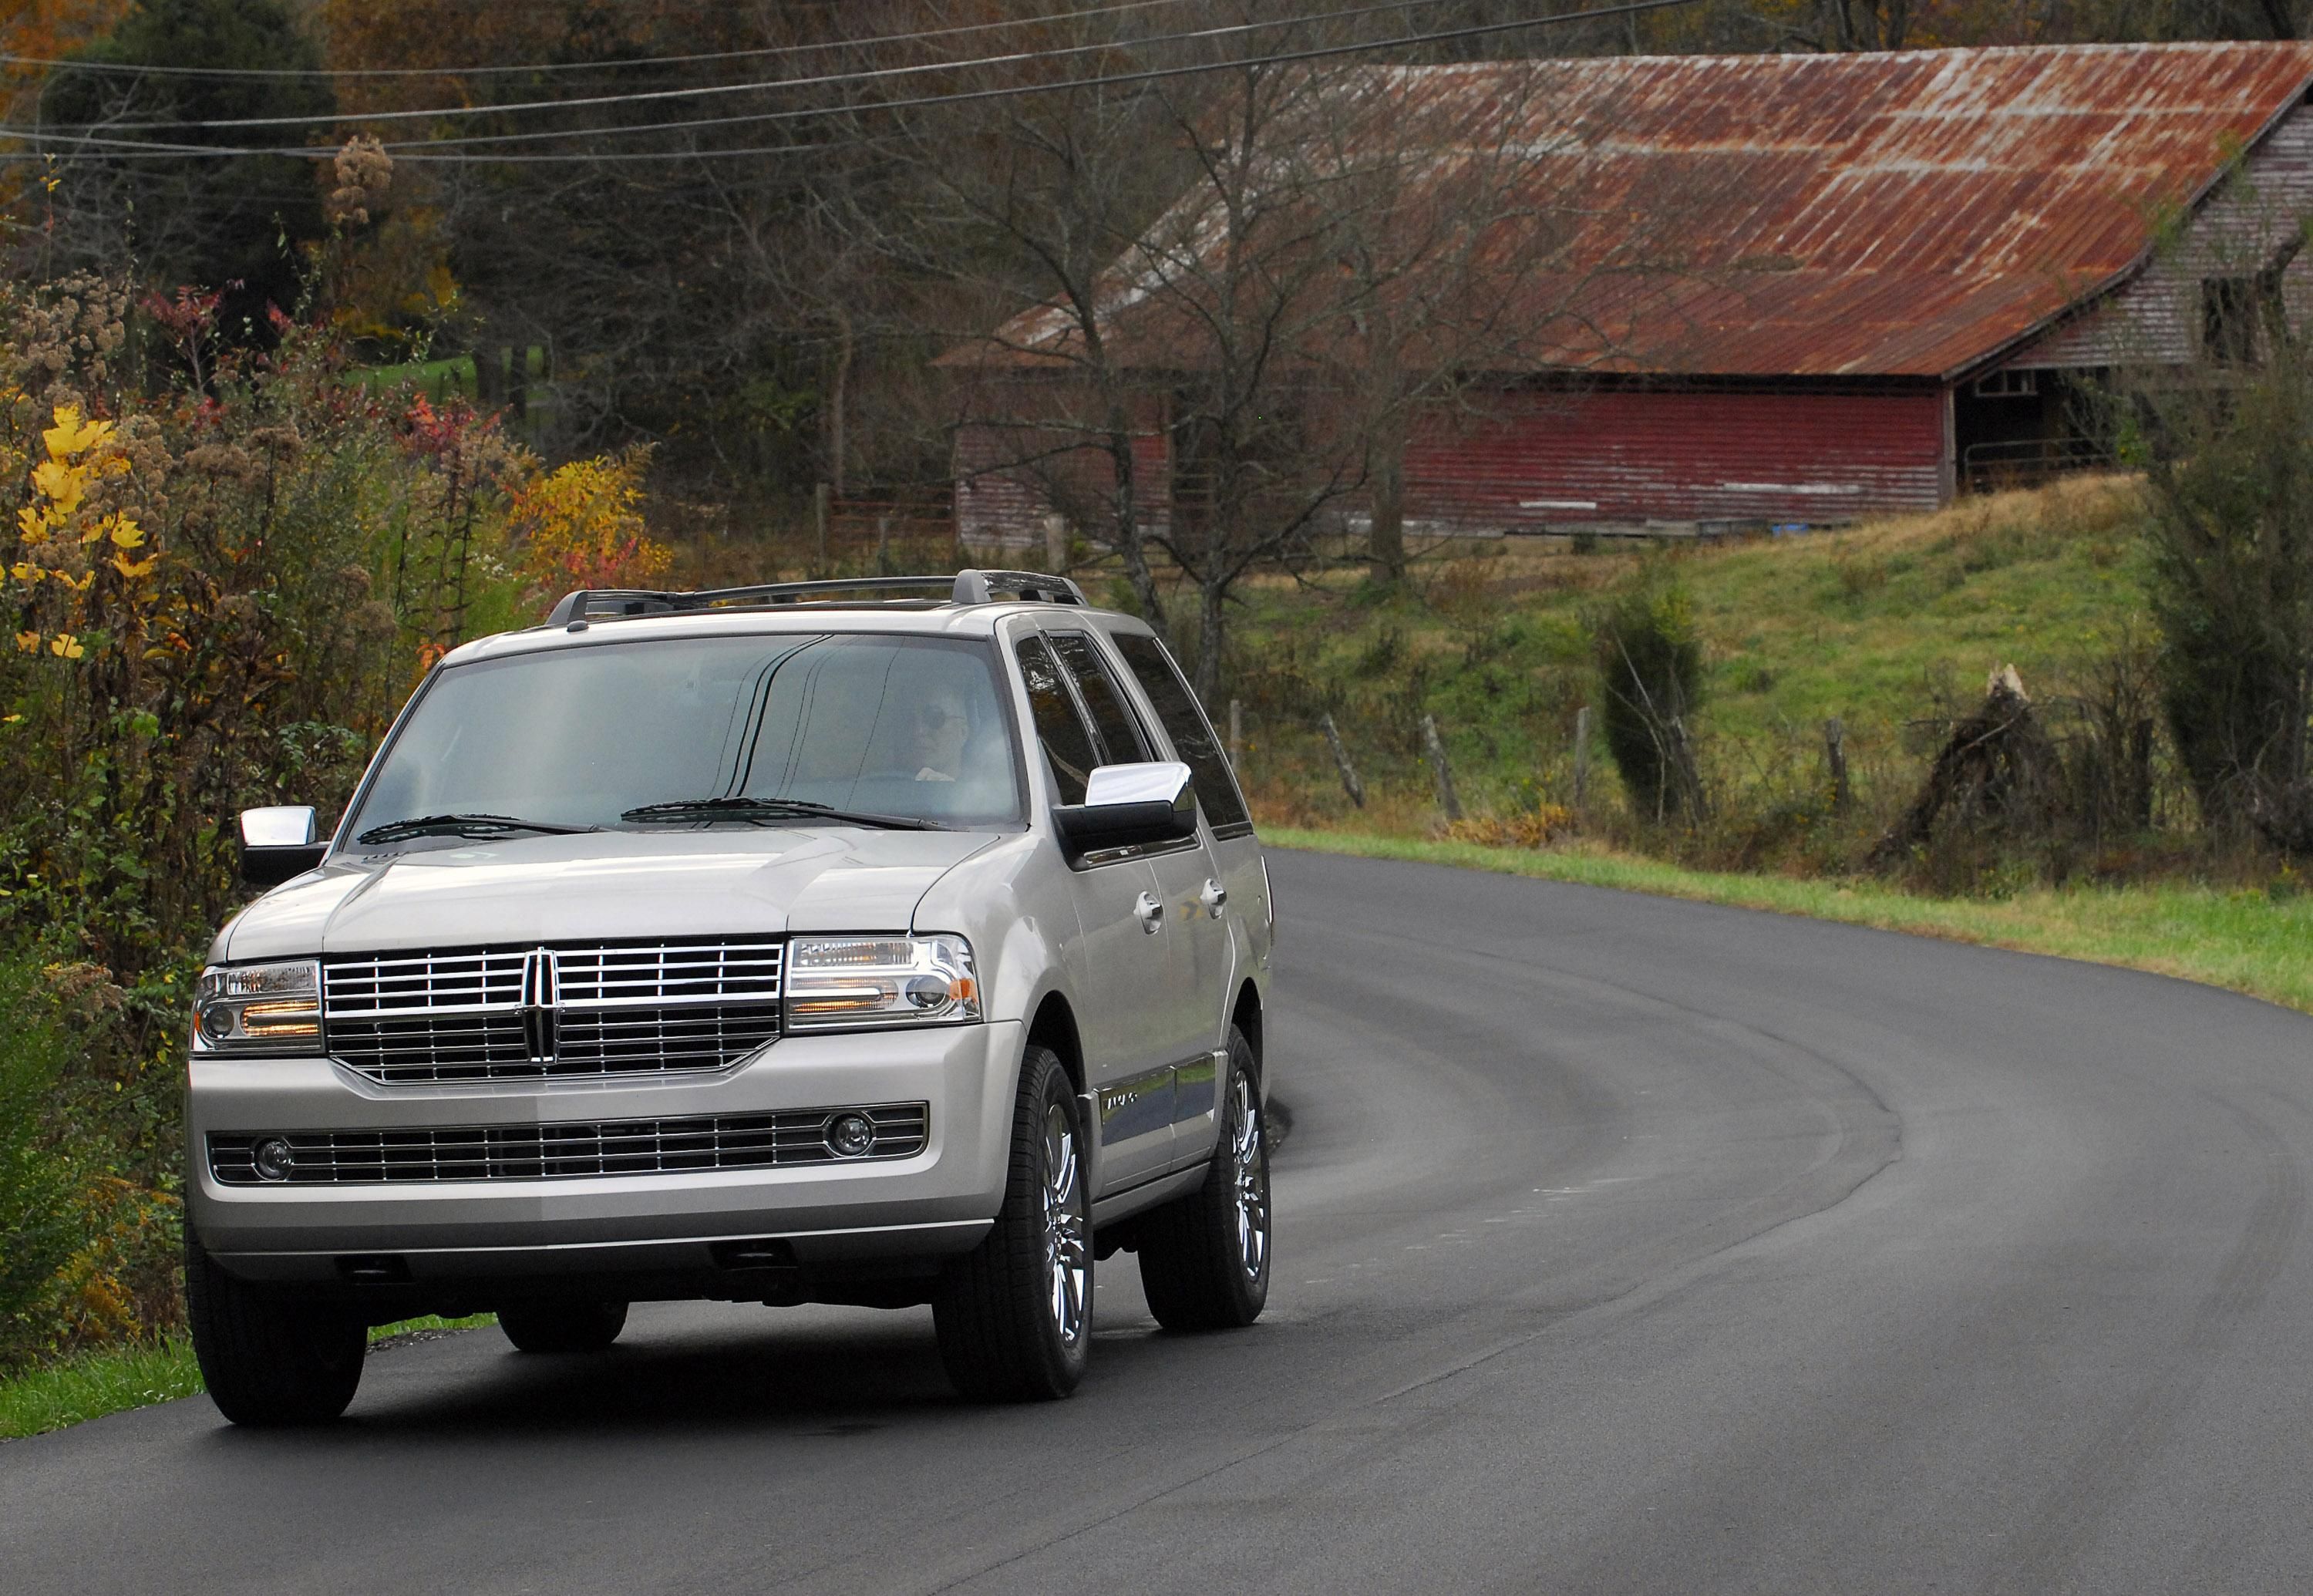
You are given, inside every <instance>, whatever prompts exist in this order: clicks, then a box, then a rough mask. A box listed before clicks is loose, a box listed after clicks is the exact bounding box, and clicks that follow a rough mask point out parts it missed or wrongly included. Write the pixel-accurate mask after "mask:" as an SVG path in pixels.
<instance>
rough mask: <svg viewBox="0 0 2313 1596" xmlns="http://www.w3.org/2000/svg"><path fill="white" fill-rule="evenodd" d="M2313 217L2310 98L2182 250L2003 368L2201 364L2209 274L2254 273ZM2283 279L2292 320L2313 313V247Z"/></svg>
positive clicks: (2207, 211) (2216, 201) (2199, 220)
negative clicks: (2203, 296)
mask: <svg viewBox="0 0 2313 1596" xmlns="http://www.w3.org/2000/svg"><path fill="white" fill-rule="evenodd" d="M2244 180H2245V181H2244ZM2309 215H2313V112H2309V111H2308V110H2307V108H2306V107H2305V106H2303V105H2301V104H2300V106H2299V107H2298V108H2297V109H2296V110H2294V111H2292V112H2291V113H2290V115H2289V117H2288V118H2287V119H2285V120H2284V121H2282V124H2281V125H2280V126H2279V127H2277V128H2274V129H2273V131H2272V132H2271V133H2270V134H2268V135H2267V136H2266V137H2265V140H2264V142H2263V143H2261V144H2259V145H2257V146H2256V149H2255V150H2253V151H2251V152H2250V154H2249V157H2248V161H2247V165H2246V166H2245V168H2244V169H2243V172H2242V174H2241V177H2240V178H2237V179H2235V180H2233V181H2229V182H2228V183H2227V184H2226V185H2225V186H2224V187H2223V188H2221V190H2218V192H2216V193H2215V194H2213V195H2212V196H2210V198H2209V200H2208V202H2207V203H2206V204H2205V205H2203V207H2201V210H2200V212H2199V214H2198V215H2196V216H2194V218H2193V223H2192V225H2191V226H2190V227H2189V228H2188V229H2187V230H2186V231H2185V236H2184V238H2183V239H2182V241H2180V242H2179V244H2178V246H2177V250H2176V251H2175V252H2174V253H2173V254H2170V255H2168V256H2165V257H2163V258H2161V259H2159V260H2154V261H2153V262H2152V264H2151V265H2150V266H2149V267H2148V268H2147V269H2145V271H2144V273H2143V275H2142V276H2141V277H2139V278H2136V279H2135V280H2134V281H2133V282H2131V283H2129V284H2127V285H2126V286H2125V287H2122V288H2121V289H2120V290H2119V291H2118V292H2117V293H2115V295H2113V296H2112V298H2111V300H2110V301H2109V302H2108V303H2107V304H2105V305H2104V306H2103V307H2102V308H2101V309H2099V310H2098V311H2096V312H2094V313H2090V314H2089V315H2085V316H2081V317H2080V318H2079V319H2077V320H2075V321H2071V322H2066V323H2064V324H2063V325H2062V326H2059V327H2056V328H2054V329H2053V330H2051V331H2049V332H2047V333H2045V334H2044V335H2043V336H2042V337H2041V338H2039V339H2036V340H2035V341H2034V342H2032V343H2030V344H2027V345H2026V346H2025V347H2024V348H2022V349H2020V350H2018V352H2017V353H2016V354H2014V355H2013V356H2010V357H2009V358H2008V359H2007V360H2005V361H2003V362H2001V364H2002V365H2003V366H2012V367H2017V368H2019V369H2020V368H2025V367H2035V368H2039V369H2044V370H2045V369H2048V368H2052V367H2075V368H2077V367H2084V366H2115V365H2120V364H2124V363H2129V362H2136V361H2143V362H2149V363H2152V364H2158V365H2177V364H2182V363H2184V362H2185V361H2189V360H2193V359H2194V358H2196V357H2198V356H2199V354H2200V342H2201V279H2202V278H2212V277H2247V276H2253V275H2254V274H2255V273H2256V271H2258V270H2259V269H2261V268H2263V267H2264V266H2265V264H2266V263H2267V262H2269V261H2271V260H2273V256H2274V253H2275V252H2276V251H2278V250H2279V248H2280V247H2281V244H2282V241H2283V240H2285V239H2286V238H2287V237H2288V236H2289V234H2291V233H2292V232H2293V231H2295V229H2296V228H2297V227H2298V226H2299V225H2301V219H2302V218H2304V217H2306V216H2309ZM2282 293H2283V296H2284V298H2285V299H2286V301H2287V303H2288V305H2289V309H2290V313H2291V320H2292V321H2297V320H2300V319H2302V318H2303V317H2304V316H2305V315H2306V314H2307V313H2309V312H2313V251H2306V252H2303V253H2300V255H2299V256H2298V257H2297V259H2296V260H2294V261H2292V262H2291V265H2290V268H2289V269H2288V271H2287V272H2286V273H2285V274H2284V275H2283V277H2282Z"/></svg>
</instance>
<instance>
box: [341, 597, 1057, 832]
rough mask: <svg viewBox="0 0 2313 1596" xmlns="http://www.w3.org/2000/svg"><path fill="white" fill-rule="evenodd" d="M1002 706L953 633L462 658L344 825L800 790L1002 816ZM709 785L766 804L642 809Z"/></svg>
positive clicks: (909, 810) (775, 797)
mask: <svg viewBox="0 0 2313 1596" xmlns="http://www.w3.org/2000/svg"><path fill="white" fill-rule="evenodd" d="M1002 706H1003V700H1002V698H1001V697H1000V695H999V694H998V690H997V678H996V674H995V656H994V653H993V651H992V650H991V648H989V645H987V644H985V643H972V642H964V641H959V640H954V639H944V638H905V637H887V636H875V635H869V634H862V633H849V634H843V633H838V634H832V635H831V634H824V633H808V634H795V633H788V634H785V635H779V636H768V637H766V636H751V637H717V638H675V639H654V640H651V641H646V642H632V643H612V644H602V645H597V646H593V647H582V648H555V649H549V650H545V651H541V652H540V653H536V654H523V655H516V656H514V657H512V658H508V659H497V660H485V661H481V662H478V663H476V664H473V665H461V666H451V667H449V668H448V669H446V670H444V671H443V672H442V673H441V674H440V675H437V676H436V677H435V680H434V682H433V683H432V685H431V686H429V687H428V688H427V690H426V692H425V694H424V696H423V697H422V698H421V699H420V700H419V701H418V703H417V705H416V706H415V707H414V708H413V709H412V710H411V711H410V713H409V717H408V719H406V720H405V722H404V723H403V725H402V727H401V729H400V732H399V733H398V734H397V735H396V736H394V738H393V741H392V743H391V745H390V746H389V747H388V749H387V751H386V755H385V759H384V761H383V763H382V764H380V766H379V767H378V772H377V776H376V780H374V782H372V784H371V786H370V789H369V792H368V794H367V795H366V796H365V798H363V800H362V803H361V807H360V808H359V809H358V810H357V811H356V813H355V814H353V815H351V816H347V822H346V824H345V825H344V826H342V827H341V828H340V834H341V835H344V836H346V837H349V838H350V837H358V836H360V835H361V834H362V833H364V832H365V831H371V830H374V829H376V828H379V827H382V826H389V825H391V824H394V823H395V822H398V821H406V820H411V819H416V818H419V817H423V816H497V817H500V818H506V817H511V818H514V819H517V820H520V821H524V822H539V823H541V824H545V825H550V826H557V827H574V826H622V827H625V828H627V829H629V830H668V829H672V828H674V827H677V826H681V825H706V824H798V823H808V820H809V819H810V815H809V812H808V811H807V810H805V809H804V808H803V807H801V806H816V807H826V808H831V809H835V810H840V811H842V812H844V814H845V815H846V816H851V815H857V816H866V817H872V816H890V817H893V819H896V820H900V821H903V822H904V821H915V822H919V823H929V824H937V825H942V826H950V827H954V828H958V829H964V830H981V829H985V828H989V827H992V826H1002V825H1009V824H1016V823H1017V822H1018V820H1019V818H1020V814H1021V801H1020V791H1019V780H1018V777H1017V775H1016V770H1017V764H1018V762H1017V760H1016V758H1015V756H1014V752H1013V735H1012V722H1011V717H1010V716H1008V715H1007V714H1006V713H1005V712H1004V710H1003V707H1002ZM718 799H720V800H733V799H755V800H760V802H759V804H758V805H757V806H756V807H752V809H751V808H750V807H749V806H748V805H747V804H745V803H732V802H726V803H723V804H721V805H719V806H718V807H717V808H714V809H709V810H705V811H699V812H690V811H684V812H678V813H664V812H662V813H657V814H646V815H636V814H635V813H634V812H635V811H637V810H647V809H649V808H650V807H652V806H655V805H656V806H681V805H686V804H695V803H702V802H709V801H713V800H718ZM866 823H869V824H872V823H873V822H872V819H871V820H868V821H867V822H866Z"/></svg>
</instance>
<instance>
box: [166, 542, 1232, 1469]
mask: <svg viewBox="0 0 2313 1596" xmlns="http://www.w3.org/2000/svg"><path fill="white" fill-rule="evenodd" d="M241 828H242V873H243V876H244V877H245V878H246V879H247V881H248V882H249V883H250V884H251V886H260V887H268V886H269V887H270V888H271V889H272V890H270V891H268V892H267V893H266V894H265V895H263V896H262V897H259V899H258V900H257V901H256V902H255V903H253V904H251V905H250V906H249V907H248V908H247V909H245V910H243V911H242V913H241V914H240V915H239V916H238V917H237V918H236V919H234V920H233V921H232V922H231V923H230V924H229V925H227V926H226V927H225V929H224V930H223V931H221V932H220V933H219V934H218V936H217V939H216V942H215V947H214V948H213V949H212V951H211V953H210V956H209V961H208V968H207V970H206V971H204V972H203V974H202V975H201V978H200V986H199V991H198V998H197V1001H196V1005H195V1013H194V1023H193V1036H192V1051H191V1060H190V1087H189V1095H188V1106H187V1111H186V1146H187V1155H188V1162H189V1169H188V1171H187V1179H186V1190H187V1193H188V1196H189V1223H188V1225H187V1227H186V1277H187V1292H188V1306H189V1311H190V1316H191V1320H192V1329H193V1340H194V1345H195V1347H196V1348H197V1350H198V1353H199V1356H200V1363H201V1370H202V1372H203V1374H204V1375H205V1376H206V1377H207V1382H208V1388H209V1391H210V1393H211V1395H212V1396H213V1397H214V1398H215V1401H216V1404H217V1406H219V1407H220V1408H221V1409H223V1410H224V1414H225V1415H226V1416H227V1417H229V1418H232V1419H233V1420H235V1421H237V1422H239V1423H243V1424H268V1423H269V1424H288V1423H301V1422H316V1421H321V1420H325V1419H329V1418H333V1417H335V1416H336V1415H338V1414H339V1413H341V1412H343V1411H344V1409H345V1406H346V1405H347V1403H348V1402H350V1401H351V1400H352V1399H353V1395H354V1389H355V1387H356V1383H357V1382H358V1381H359V1380H360V1378H361V1367H362V1354H363V1348H364V1343H365V1330H366V1328H367V1327H369V1326H371V1325H375V1324H382V1323H387V1322H391V1321H392V1320H396V1319H401V1318H409V1317H411V1316H413V1315H416V1314H422V1313H440V1314H444V1315H456V1314H464V1313H474V1312H480V1311H485V1310H494V1311H495V1312H496V1313H497V1316H498V1323H499V1326H500V1327H501V1328H503V1329H504V1331H505V1333H506V1336H507V1338H508V1339H509V1340H511V1341H512V1342H513V1343H514V1345H515V1346H516V1347H517V1348H520V1349H521V1350H523V1352H526V1353H563V1354H575V1353H585V1352H594V1351H599V1350H601V1349H602V1348H606V1347H608V1346H609V1345H611V1342H612V1341H613V1340H614V1339H615V1338H616V1337H617V1336H618V1335H619V1332H620V1328H621V1327H622V1326H623V1324H624V1322H625V1319H626V1316H627V1305H628V1304H629V1302H632V1301H642V1300H657V1299H672V1298H717V1299H724V1300H729V1301H762V1302H767V1303H772V1304H788V1303H798V1302H842V1303H856V1304H865V1305H869V1306H874V1307H879V1308H901V1307H910V1306H916V1305H920V1304H923V1303H929V1304H931V1306H932V1309H933V1311H934V1315H935V1318H936V1321H937V1327H938V1336H939V1346H940V1352H941V1355H942V1358H943V1360H944V1362H945V1364H946V1366H947V1369H948V1371H949V1374H950V1376H951V1377H952V1378H953V1379H954V1381H955V1383H956V1385H957V1386H958V1387H959V1388H961V1389H963V1391H964V1392H965V1393H966V1394H967V1395H970V1396H973V1397H977V1398H1053V1397H1060V1396H1064V1395H1066V1394H1067V1393H1068V1392H1069V1390H1070V1389H1072V1388H1073V1387H1074V1386H1075V1385H1076V1383H1077V1380H1078V1378H1079V1377H1080V1376H1081V1374H1082V1373H1083V1371H1084V1367H1085V1355H1086V1349H1087V1345H1088V1343H1089V1341H1090V1325H1091V1317H1092V1306H1093V1279H1094V1262H1095V1258H1096V1257H1097V1258H1106V1257H1111V1256H1112V1255H1113V1254H1114V1253H1115V1252H1116V1251H1118V1250H1119V1249H1126V1250H1131V1251H1135V1252H1137V1253H1138V1254H1139V1260H1140V1274H1141V1283H1142V1285H1143V1288H1144V1290H1145V1292H1146V1293H1147V1296H1148V1306H1149V1309H1150V1310H1151V1311H1152V1312H1153V1313H1154V1314H1155V1315H1156V1318H1157V1320H1158V1322H1159V1323H1160V1324H1162V1325H1164V1326H1165V1327H1168V1328H1172V1329H1180V1330H1189V1329H1210V1328H1220V1327H1230V1326H1241V1325H1245V1324H1249V1323H1251V1322H1252V1321H1253V1318H1254V1317H1255V1316H1256V1315H1258V1314H1259V1313H1260V1312H1261V1309H1262V1303H1263V1302H1264V1301H1265V1300H1266V1298H1267V1295H1268V1290H1269V1276H1270V1222H1269V1165H1268V1145H1267V1137H1266V1133H1265V1131H1264V1124H1263V1113H1262V1103H1263V1096H1264V1093H1265V1091H1266V1090H1267V1089H1268V1086H1269V1084H1270V1082H1269V1081H1268V1080H1267V1079H1266V1077H1265V1074H1264V1070H1263V1054H1262V1029H1263V1027H1262V1015H1263V1011H1264V1009H1265V1007H1266V994H1267V988H1268V983H1269V966H1270V948H1271V938H1272V935H1273V931H1274V920H1273V915H1272V912H1271V904H1270V891H1269V879H1268V872H1267V869H1266V867H1265V866H1264V864H1263V862H1262V854H1261V846H1260V843H1259V842H1257V841H1256V840H1255V838H1254V836H1253V826H1252V823H1251V821H1250V820H1249V819H1248V818H1247V816H1246V813H1245V807H1244V798H1243V797H1242V795H1241V794H1240V793H1239V792H1238V790H1237V787H1236V782H1235V780H1233V779H1232V777H1231V774H1230V772H1229V767H1228V762H1227V759H1226V758H1224V757H1223V754H1222V751H1221V749H1220V748H1219V746H1218V745H1217V743H1216V741H1215V738H1214V736H1213V731H1212V727H1211V726H1210V724H1209V722H1208V721H1207V720H1206V719H1205V716H1204V714H1203V712H1202V711H1201V710H1200V709H1199V707H1198V705H1197V701H1196V700H1195V698H1194V697H1193V696H1192V693H1191V692H1190V691H1189V688H1188V685H1187V683H1185V682H1184V681H1183V678H1182V676H1181V674H1180V672H1179V670H1178V669H1177V668H1176V667H1175V666H1174V662H1173V660H1172V659H1171V657H1169V656H1168V655H1167V654H1166V653H1165V648H1164V645H1163V644H1162V643H1161V642H1159V641H1158V640H1157V639H1156V637H1155V636H1154V635H1152V634H1151V632H1150V631H1149V630H1148V627H1146V626H1145V625H1143V624H1142V623H1141V622H1138V621H1135V620H1133V619H1131V618H1130V617H1129V616H1125V615H1121V614H1113V613H1108V612H1105V611H1102V610H1096V609H1092V608H1088V607H1086V604H1085V600H1084V595H1082V593H1080V592H1079V591H1077V588H1076V586H1075V585H1074V584H1072V583H1069V582H1067V581H1063V580H1060V579H1056V578H1051V577H1043V576H1037V575H1034V574H1033V573H1027V572H1009V571H966V572H963V574H961V575H959V576H957V577H954V578H945V577H942V578H879V579H875V580H870V581H860V582H849V583H790V584H784V585H779V586H764V587H749V588H734V589H724V590H720V591H716V592H708V593H687V594H685V593H636V592H592V593H578V594H573V595H571V596H569V597H568V598H567V599H565V600H563V602H562V603H561V604H559V605H558V606H557V607H556V609H555V611H554V613H553V615H552V616H551V617H550V620H549V621H548V622H547V623H546V624H545V625H543V626H540V627H533V628H532V629H530V630H525V631H518V632H511V633H506V634H504V635H502V636H498V637H493V638H486V639H482V640H480V641H479V642H475V643H470V644H468V645H466V646H465V647H463V648H459V649H457V650H456V651H454V652H453V653H452V654H450V655H449V656H448V657H446V658H444V660H443V661H442V662H441V664H440V665H439V666H437V667H436V668H435V670H434V671H433V672H432V674H431V675H428V676H427V679H426V681H425V682H424V683H423V684H422V685H421V686H420V687H419V688H418V692H416V693H415V694H414V695H413V696H412V698H411V700H410V701H409V705H408V707H407V708H406V709H404V710H403V711H402V713H401V716H400V719H399V720H398V721H397V722H396V724H395V726H394V727H393V729H392V731H391V733H390V734H389V735H388V736H387V737H386V739H385V742H384V745H383V747H382V748H381V749H380V750H379V752H378V754H377V756H376V758H375V760H374V761H373V763H371V766H370V769H369V772H368V773H367V775H366V776H365V778H364V779H363V781H362V784H361V787H360V789H358V790H357V791H356V794H355V796H354V798H353V801H352V803H351V804H350V805H349V806H348V807H347V811H346V815H345V818H344V819H343V821H342V822H341V824H339V827H338V831H337V835H336V836H335V838H334V839H332V840H330V841H329V842H321V841H318V840H316V828H315V825H314V816H313V812H312V810H311V809H304V808H274V809H255V810H250V811H248V812H246V813H245V814H243V815H242V817H241Z"/></svg>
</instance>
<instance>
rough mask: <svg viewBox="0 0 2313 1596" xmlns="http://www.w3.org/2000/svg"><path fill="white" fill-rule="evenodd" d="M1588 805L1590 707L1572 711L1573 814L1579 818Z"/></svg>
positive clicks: (1585, 706) (1586, 705)
mask: <svg viewBox="0 0 2313 1596" xmlns="http://www.w3.org/2000/svg"><path fill="white" fill-rule="evenodd" d="M1589 803H1590V706H1589V705H1588V704H1585V705H1583V706H1582V707H1581V708H1580V709H1579V710H1575V711H1574V813H1575V815H1576V816H1577V817H1578V818H1579V816H1581V814H1582V813H1583V811H1584V810H1585V809H1586V808H1587V807H1589Z"/></svg>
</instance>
